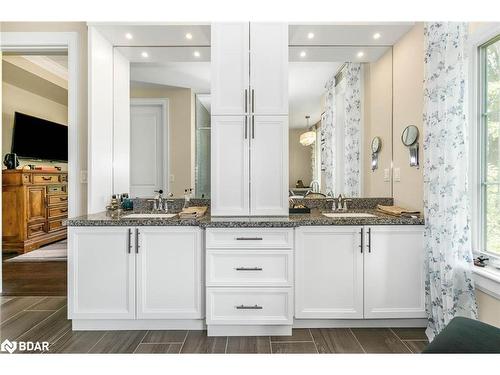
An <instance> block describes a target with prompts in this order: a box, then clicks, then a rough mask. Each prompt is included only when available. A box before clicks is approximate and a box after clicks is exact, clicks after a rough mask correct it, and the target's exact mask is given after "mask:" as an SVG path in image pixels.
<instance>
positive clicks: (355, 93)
mask: <svg viewBox="0 0 500 375" xmlns="http://www.w3.org/2000/svg"><path fill="white" fill-rule="evenodd" d="M344 74H345V78H344V79H345V80H346V85H345V97H344V114H345V124H344V135H345V138H344V139H345V140H344V168H345V169H344V195H346V196H348V197H359V195H360V178H361V174H360V146H361V144H360V143H361V64H358V63H347V64H346V67H345V68H344Z"/></svg>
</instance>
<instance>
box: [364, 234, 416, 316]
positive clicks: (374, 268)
mask: <svg viewBox="0 0 500 375" xmlns="http://www.w3.org/2000/svg"><path fill="white" fill-rule="evenodd" d="M365 237H366V240H365V252H364V268H365V273H364V291H365V293H364V294H365V307H364V310H365V318H366V319H370V318H374V319H378V318H425V317H426V314H425V294H424V286H425V273H424V247H423V226H422V225H395V226H393V225H390V226H386V225H378V226H369V227H365Z"/></svg>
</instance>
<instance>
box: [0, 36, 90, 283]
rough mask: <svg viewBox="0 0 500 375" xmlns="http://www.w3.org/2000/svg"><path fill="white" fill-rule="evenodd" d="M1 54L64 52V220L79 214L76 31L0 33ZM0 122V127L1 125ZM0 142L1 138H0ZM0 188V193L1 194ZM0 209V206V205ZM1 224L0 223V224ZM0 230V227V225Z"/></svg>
mask: <svg viewBox="0 0 500 375" xmlns="http://www.w3.org/2000/svg"><path fill="white" fill-rule="evenodd" d="M0 45H1V47H0V51H1V52H16V51H18V52H23V51H36V52H41V53H43V52H49V51H62V50H64V51H67V54H68V217H75V216H79V215H81V214H83V212H82V211H81V205H80V204H79V202H80V201H81V199H82V198H83V196H82V190H83V189H82V186H81V183H80V179H79V175H80V173H79V170H80V169H83V168H81V160H80V158H79V151H80V150H79V146H78V134H79V133H80V130H81V128H83V126H84V125H83V123H82V121H79V119H80V118H81V117H82V116H81V114H82V110H83V108H79V106H78V101H79V100H80V98H79V94H78V91H79V88H80V85H81V82H80V79H79V76H78V73H79V70H80V68H81V67H80V66H79V59H80V52H79V45H78V33H77V32H2V33H1V44H0ZM0 97H1V95H0ZM1 121H2V120H1V119H0V125H1ZM0 140H1V135H0ZM1 190H2V188H1V186H0V193H1ZM0 207H1V203H0ZM0 225H1V224H0ZM0 229H1V226H0ZM1 260H2V246H1V244H0V264H1ZM2 285H3V279H2V267H0V293H2Z"/></svg>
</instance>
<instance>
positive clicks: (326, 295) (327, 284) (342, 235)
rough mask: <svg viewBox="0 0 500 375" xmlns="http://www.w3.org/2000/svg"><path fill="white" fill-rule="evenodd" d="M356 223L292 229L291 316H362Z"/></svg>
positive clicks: (359, 242)
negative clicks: (293, 236) (292, 305)
mask: <svg viewBox="0 0 500 375" xmlns="http://www.w3.org/2000/svg"><path fill="white" fill-rule="evenodd" d="M361 230H362V227H359V226H338V227H334V226H328V227H325V226H311V227H299V228H297V229H296V230H295V317H296V318H298V319H301V318H303V319H309V318H313V319H361V318H363V253H362V248H361Z"/></svg>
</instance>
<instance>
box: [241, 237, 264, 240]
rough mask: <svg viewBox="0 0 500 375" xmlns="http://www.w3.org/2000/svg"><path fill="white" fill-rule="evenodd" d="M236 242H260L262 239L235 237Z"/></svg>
mask: <svg viewBox="0 0 500 375" xmlns="http://www.w3.org/2000/svg"><path fill="white" fill-rule="evenodd" d="M236 240H237V241H262V237H236Z"/></svg>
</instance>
